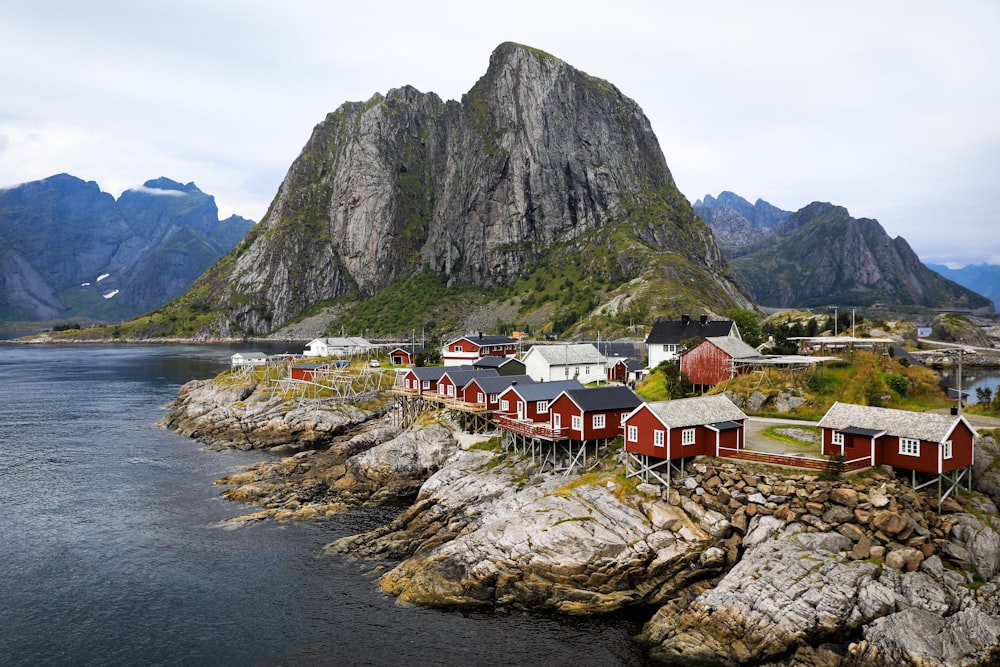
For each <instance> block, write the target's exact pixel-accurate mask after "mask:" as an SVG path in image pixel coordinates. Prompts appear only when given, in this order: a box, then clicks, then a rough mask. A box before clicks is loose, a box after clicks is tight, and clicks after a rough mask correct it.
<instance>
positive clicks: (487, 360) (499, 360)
mask: <svg viewBox="0 0 1000 667" xmlns="http://www.w3.org/2000/svg"><path fill="white" fill-rule="evenodd" d="M509 363H518V364H521V365H522V366H523V365H524V364H523V363H522V362H520V361H518V360H517V359H515V358H514V357H500V356H497V355H492V356H489V357H480V358H479V359H476V360H475V361H473V362H472V366H473V367H474V368H500V367H501V366H504V365H506V364H509Z"/></svg>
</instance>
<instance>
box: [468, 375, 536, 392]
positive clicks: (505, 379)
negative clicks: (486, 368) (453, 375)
mask: <svg viewBox="0 0 1000 667" xmlns="http://www.w3.org/2000/svg"><path fill="white" fill-rule="evenodd" d="M472 380H475V381H476V384H477V385H479V388H480V389H482V390H483V391H485V392H486V393H487V394H499V393H500V392H501V391H503V390H504V389H506V388H507V387H509V386H511V385H512V384H514V383H515V382H516V383H517V384H518V385H522V384H532V383H533V382H534V380H532V379H531V377H529V376H527V375H492V374H491V375H488V376H486V377H479V376H476V377H474V378H472ZM472 380H470V382H471V381H472Z"/></svg>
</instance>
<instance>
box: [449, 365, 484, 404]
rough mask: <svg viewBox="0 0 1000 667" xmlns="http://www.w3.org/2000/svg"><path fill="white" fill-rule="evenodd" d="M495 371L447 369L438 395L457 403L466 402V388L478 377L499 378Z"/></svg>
mask: <svg viewBox="0 0 1000 667" xmlns="http://www.w3.org/2000/svg"><path fill="white" fill-rule="evenodd" d="M498 375H499V374H498V373H497V372H496V370H495V369H492V368H484V369H477V370H464V369H463V370H458V369H455V368H446V369H445V372H444V374H443V375H442V376H441V379H440V380H438V383H437V395H438V397H439V398H445V399H450V400H455V401H465V387H466V385H468V384H469V382H471V381H472V380H474V379H475V378H477V377H497V376H498Z"/></svg>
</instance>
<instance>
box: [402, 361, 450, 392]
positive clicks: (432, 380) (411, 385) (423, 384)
mask: <svg viewBox="0 0 1000 667" xmlns="http://www.w3.org/2000/svg"><path fill="white" fill-rule="evenodd" d="M447 370H448V369H447V368H445V367H444V366H423V367H421V368H411V369H410V370H408V371H406V372H405V373H403V377H402V380H401V381H400V383H399V385H400V386H399V388H400V389H402V390H403V391H404V392H405V393H407V394H436V393H437V386H438V380H440V379H441V376H442V375H444V373H445V371H447Z"/></svg>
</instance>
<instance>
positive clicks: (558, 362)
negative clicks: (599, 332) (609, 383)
mask: <svg viewBox="0 0 1000 667" xmlns="http://www.w3.org/2000/svg"><path fill="white" fill-rule="evenodd" d="M521 361H522V362H523V363H524V372H525V374H526V375H528V376H530V377H531V379H533V380H534V381H535V382H554V381H556V380H578V381H579V382H580V383H581V384H587V383H590V382H602V381H605V380H607V374H606V371H605V363H606V362H605V359H604V356H603V355H601V353H600V352H598V351H597V348H596V347H594V346H593V345H591V344H590V343H575V344H567V345H535V346H533V347H532V348H531V349H530V350H528V352H527V354H525V355H524V358H523V359H521Z"/></svg>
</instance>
